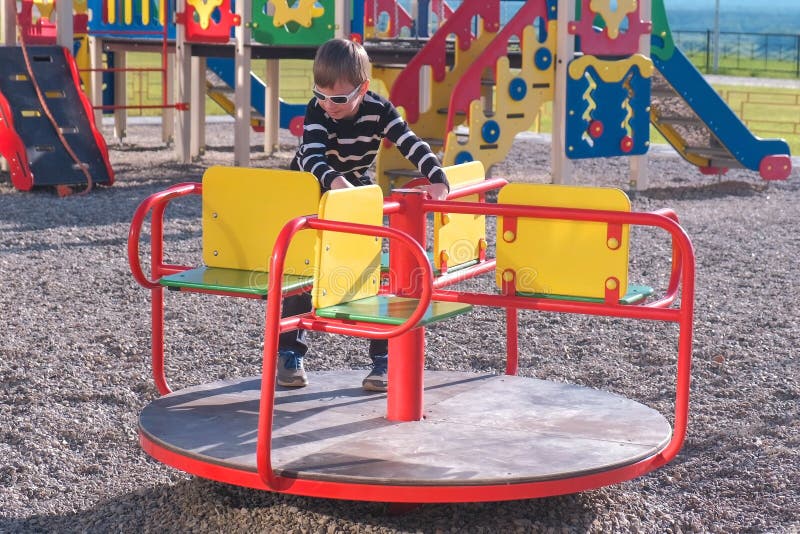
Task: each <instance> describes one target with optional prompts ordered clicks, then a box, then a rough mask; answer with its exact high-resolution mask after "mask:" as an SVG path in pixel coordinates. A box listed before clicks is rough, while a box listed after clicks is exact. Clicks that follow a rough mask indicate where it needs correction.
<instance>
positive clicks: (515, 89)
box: [508, 78, 528, 102]
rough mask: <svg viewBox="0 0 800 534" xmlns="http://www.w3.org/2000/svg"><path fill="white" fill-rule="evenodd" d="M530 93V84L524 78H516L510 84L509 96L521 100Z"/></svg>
mask: <svg viewBox="0 0 800 534" xmlns="http://www.w3.org/2000/svg"><path fill="white" fill-rule="evenodd" d="M526 94H528V84H526V83H525V80H523V79H522V78H514V79H513V80H511V82H509V84H508V96H510V97H511V99H512V100H516V101H517V102H519V101H520V100H522V99H523V98H525V95H526Z"/></svg>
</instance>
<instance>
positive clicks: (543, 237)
mask: <svg viewBox="0 0 800 534" xmlns="http://www.w3.org/2000/svg"><path fill="white" fill-rule="evenodd" d="M498 203H500V204H522V205H530V206H543V207H564V208H579V209H596V210H609V211H630V209H631V206H630V200H629V199H628V197H627V195H625V193H624V192H623V191H621V190H619V189H612V188H602V187H574V186H563V185H549V184H518V183H515V184H509V185H507V186H505V187H504V188H503V189H502V190H501V191H500V193H499V195H498ZM628 234H629V228H628V225H619V224H607V223H605V222H590V221H572V220H562V219H525V218H515V217H499V218H498V221H497V251H496V255H497V270H496V281H497V285H498V287H500V288H502V287H503V282H504V281H506V282H508V281H510V280H513V282H514V286H515V290H516V292H517V294H534V295H537V296H544V297H548V296H551V297H584V298H588V299H600V300H608V298H609V296H610V295H617V297H616V299H619V298H620V296H623V295H625V293H626V291H627V286H628V237H629V235H628Z"/></svg>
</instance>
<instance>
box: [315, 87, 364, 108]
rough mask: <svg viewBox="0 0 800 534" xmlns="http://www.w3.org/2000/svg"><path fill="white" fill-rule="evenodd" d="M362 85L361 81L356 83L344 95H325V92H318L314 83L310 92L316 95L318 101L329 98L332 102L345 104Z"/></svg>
mask: <svg viewBox="0 0 800 534" xmlns="http://www.w3.org/2000/svg"><path fill="white" fill-rule="evenodd" d="M362 85H363V84H362V83H360V84H358V85H357V86H356V88H355V89H353V90H352V91H350V92H349V93H347V94H346V95H335V96H329V95H326V94H325V93H320V92H319V90H317V86H316V85H315V86H314V87H313V88H312V89H311V92H312V93H314V96H315V97H317V100H319V101H320V102H324V101H325V100H330V101H331V102H333V103H334V104H347V103H348V102H350V101H351V100H353V98H355V96H356V95H357V94H358V91H359V89H361V86H362Z"/></svg>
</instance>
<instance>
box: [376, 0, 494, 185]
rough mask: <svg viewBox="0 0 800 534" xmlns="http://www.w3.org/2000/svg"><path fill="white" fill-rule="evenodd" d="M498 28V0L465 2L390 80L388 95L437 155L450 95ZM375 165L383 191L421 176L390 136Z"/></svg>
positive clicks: (440, 151)
mask: <svg viewBox="0 0 800 534" xmlns="http://www.w3.org/2000/svg"><path fill="white" fill-rule="evenodd" d="M476 21H477V23H476ZM473 27H477V31H478V33H477V35H475V34H473V31H472V30H473ZM499 29H500V1H499V0H487V1H486V2H463V3H462V4H461V6H460V7H459V8H458V9H457V10H456V11H455V12H454V13H453V14H452V15H451V16H450V17H449V18H448V19H447V20H446V21H445V22H444V24H443V25H442V27H441V28H439V30H438V31H437V32H436V33H435V34H434V35H433V36H432V37H431V38H430V39H429V40H428V42H427V43H426V44H425V46H424V47H423V48H422V49H421V50H420V51H419V52H418V53H417V54H416V55H415V56H414V57H413V58H412V59H411V61H409V63H408V65H407V66H406V68H405V69H404V70H403V71H402V72H401V73H400V74H399V75H398V76H397V79H396V80H395V82H394V83H393V84H392V88H391V92H390V95H389V99H390V100H391V101H392V103H393V104H394V105H395V106H397V107H398V108H402V110H403V111H404V112H405V119H406V122H408V124H409V126H410V127H411V129H412V130H413V131H414V133H416V134H417V135H418V136H419V137H421V138H422V139H423V140H425V141H426V142H427V143H428V144H429V145H431V149H432V150H433V151H434V152H438V153H439V154H440V155H441V154H443V153H444V142H445V141H444V140H445V136H446V134H447V117H448V107H449V105H450V95H451V94H452V93H453V91H454V90H455V87H456V85H457V84H458V82H459V80H460V79H461V77H462V76H463V75H464V74H465V73H466V72H467V70H468V69H469V68H470V66H471V65H472V64H473V63H474V62H475V61H476V60H477V59H478V57H479V56H480V54H481V52H482V51H483V50H484V49H485V48H486V47H487V46H488V45H489V43H491V42H492V40H493V39H494V37H495V36H496V35H497V33H498V31H499ZM452 36H455V40H453V39H452ZM450 47H454V49H455V50H454V60H453V64H452V66H451V67H448V62H447V56H448V49H450V50H452V48H450ZM421 93H422V94H421ZM376 165H377V166H376V178H377V182H378V184H380V185H381V187H382V188H383V190H384V192H388V191H389V190H391V189H392V188H394V187H397V186H400V185H402V184H403V183H405V182H406V181H408V180H409V179H410V178H412V177H415V176H419V172H418V171H417V169H415V168H414V167H413V166H412V165H411V163H409V162H408V160H406V159H405V157H403V155H402V154H401V153H400V151H399V150H397V147H395V146H394V145H393V144H391V143H389V142H388V141H387V142H384V143H383V144H382V145H381V148H380V150H379V152H378V159H377V163H376Z"/></svg>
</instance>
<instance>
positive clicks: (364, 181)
mask: <svg viewBox="0 0 800 534" xmlns="http://www.w3.org/2000/svg"><path fill="white" fill-rule="evenodd" d="M369 70H370V64H369V57H368V56H367V52H366V51H365V50H364V48H363V47H362V46H361V45H360V44H358V43H355V42H353V41H347V40H344V39H333V40H330V41H328V42H326V43H325V44H323V45H322V46H321V47H320V48H319V49H318V50H317V54H316V57H315V58H314V88H313V89H312V92H313V93H314V97H313V98H312V99H311V101H309V103H308V107H307V108H306V115H305V125H304V127H303V141H302V144H301V145H300V148H299V149H298V151H297V154H296V156H295V158H294V159H293V160H292V164H291V168H292V169H294V170H303V171H308V172H311V173H312V174H314V176H316V177H317V180H319V184H320V188H321V189H322V191H327V190H329V189H342V188H345V187H358V186H360V185H369V184H371V183H373V176H372V174H371V172H370V168H371V166H372V164H373V162H374V161H375V157H376V156H377V154H378V148H379V147H380V143H381V140H382V139H383V138H384V137H386V138H387V139H389V140H390V141H392V142H393V143H395V144H396V145H397V147H398V149H399V150H400V152H401V153H402V154H403V155H404V156H405V157H406V158H407V159H408V160H409V161H410V162H411V163H413V164H414V165H415V166H416V167H417V169H418V170H419V172H420V173H421V175H422V176H425V177H427V178H428V179H429V180H430V182H431V185H427V186H421V187H420V189H424V190H425V191H427V192H428V194H429V195H430V196H431V197H432V198H434V199H436V200H443V199H444V198H446V196H447V193H448V191H449V185H448V183H447V177H446V176H445V174H444V171H442V168H441V165H440V163H439V160H438V158H437V157H436V155H435V154H434V153H433V152H432V151H431V149H430V146H428V144H427V143H425V142H424V141H422V140H421V139H420V138H419V137H417V136H416V135H415V134H414V132H412V131H411V130H410V129H409V128H408V125H407V124H406V122H405V121H404V120H403V119H402V118H401V117H400V114H399V113H398V111H397V109H396V108H395V107H394V106H393V105H392V103H391V102H389V101H388V100H386V99H385V98H383V97H381V96H380V95H378V94H376V93H373V92H372V91H369V90H368V86H369ZM310 310H311V296H310V295H309V294H307V293H306V294H302V295H297V296H292V297H287V298H286V299H284V303H283V316H284V317H286V316H291V315H298V314H301V313H306V312H308V311H310ZM307 351H308V344H307V343H306V341H305V331H304V330H294V331H290V332H284V333H283V334H281V335H280V341H279V355H278V377H277V381H278V384H279V385H281V386H289V387H303V386H305V385H307V384H308V378H307V377H306V373H305V370H304V369H303V357H304V356H305V354H306V352H307ZM369 356H370V358H371V359H372V370H371V371H370V373H369V375H367V377H366V378H365V379H364V381H363V382H362V387H363V388H364V389H365V390H367V391H386V389H387V377H386V371H387V365H388V362H387V360H388V341H387V340H385V339H373V340H370V344H369Z"/></svg>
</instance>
